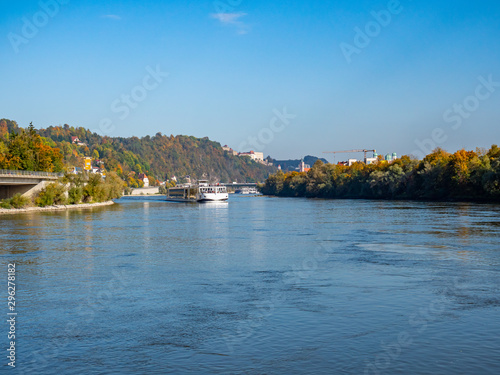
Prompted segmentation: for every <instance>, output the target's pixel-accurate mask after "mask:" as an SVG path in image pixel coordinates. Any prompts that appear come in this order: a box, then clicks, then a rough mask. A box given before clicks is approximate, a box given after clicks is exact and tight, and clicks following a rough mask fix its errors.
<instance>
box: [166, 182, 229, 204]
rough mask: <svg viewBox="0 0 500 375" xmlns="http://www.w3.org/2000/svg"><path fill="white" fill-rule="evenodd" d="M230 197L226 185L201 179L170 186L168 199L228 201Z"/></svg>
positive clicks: (178, 200)
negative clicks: (195, 181)
mask: <svg viewBox="0 0 500 375" xmlns="http://www.w3.org/2000/svg"><path fill="white" fill-rule="evenodd" d="M228 197H229V196H228V194H227V189H226V187H225V186H223V185H220V184H210V183H209V182H208V181H206V180H200V181H198V183H197V184H187V185H182V186H176V187H172V188H169V189H168V190H167V198H166V199H167V200H168V201H173V202H220V201H227V200H228Z"/></svg>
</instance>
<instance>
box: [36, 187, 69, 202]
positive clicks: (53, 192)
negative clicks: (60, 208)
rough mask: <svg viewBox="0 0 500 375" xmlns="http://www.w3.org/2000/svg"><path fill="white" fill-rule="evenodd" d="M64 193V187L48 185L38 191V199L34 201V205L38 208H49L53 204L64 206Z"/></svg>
mask: <svg viewBox="0 0 500 375" xmlns="http://www.w3.org/2000/svg"><path fill="white" fill-rule="evenodd" d="M65 192H66V188H65V187H64V185H61V184H59V183H56V182H55V183H52V184H49V185H47V186H46V187H45V188H43V189H42V191H40V193H39V194H38V197H37V198H36V199H35V203H36V205H37V206H40V207H45V206H51V205H53V204H66V202H67V199H66V196H65Z"/></svg>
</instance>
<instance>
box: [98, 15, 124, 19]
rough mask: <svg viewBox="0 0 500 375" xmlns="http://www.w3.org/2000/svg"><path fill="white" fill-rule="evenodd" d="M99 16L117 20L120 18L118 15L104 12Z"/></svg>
mask: <svg viewBox="0 0 500 375" xmlns="http://www.w3.org/2000/svg"><path fill="white" fill-rule="evenodd" d="M101 18H109V19H111V20H117V21H119V20H121V19H122V18H121V17H120V16H118V15H116V14H106V15H104V16H101Z"/></svg>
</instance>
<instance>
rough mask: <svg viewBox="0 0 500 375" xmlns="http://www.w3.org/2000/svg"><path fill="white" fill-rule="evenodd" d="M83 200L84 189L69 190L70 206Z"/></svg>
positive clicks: (72, 188)
mask: <svg viewBox="0 0 500 375" xmlns="http://www.w3.org/2000/svg"><path fill="white" fill-rule="evenodd" d="M82 199H83V189H82V188H81V187H79V186H78V187H77V186H73V187H71V188H70V189H69V190H68V200H69V203H70V204H78V203H80V202H81V201H82Z"/></svg>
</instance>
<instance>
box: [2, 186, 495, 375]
mask: <svg viewBox="0 0 500 375" xmlns="http://www.w3.org/2000/svg"><path fill="white" fill-rule="evenodd" d="M499 214H500V207H498V206H495V205H476V204H458V203H450V204H448V203H419V202H402V201H398V202H382V201H362V200H357V201H348V200H345V201H344V200H343V201H325V200H303V199H283V198H282V199H280V198H267V197H244V196H243V197H242V196H238V197H237V196H231V197H230V201H229V203H227V202H215V203H206V204H185V203H172V202H166V201H164V200H163V199H162V198H161V197H127V198H124V199H121V200H119V203H118V204H116V205H114V206H110V207H102V208H97V209H95V210H92V211H89V210H76V211H67V212H52V213H30V214H26V215H13V216H7V217H5V216H0V244H1V247H0V257H1V258H2V263H3V264H6V263H7V262H9V261H10V262H12V261H15V262H16V263H17V264H18V287H19V292H18V301H19V309H18V311H19V319H20V322H22V324H20V325H19V333H20V338H19V343H20V344H21V342H22V345H19V347H18V358H19V361H20V363H23V364H25V366H26V367H25V370H26V373H36V374H56V373H57V374H83V373H84V374H116V373H125V374H128V373H147V374H166V373H172V374H179V373H191V374H220V373H225V374H236V373H238V374H239V373H245V374H264V373H273V374H275V373H276V374H291V373H294V374H301V373H303V374H311V373H314V374H335V373H346V374H359V373H380V374H383V373H387V374H407V373H411V374H431V373H439V374H457V373H474V374H487V373H497V372H498V371H499V370H500V363H499V361H500V345H499V344H500V342H499V339H498V337H499V336H500V314H499V312H500V311H499V309H500V298H499V297H498V290H499V285H500V283H499V282H500V249H499V245H498V239H499V234H500V225H499V224H500V219H499V217H500V216H499ZM49 323H50V324H49ZM55 327H57V329H54V328H55ZM402 334H404V335H406V336H404V335H403V337H407V338H408V342H410V341H411V343H408V342H405V343H404V345H401V344H400V343H398V337H399V338H401V337H402V336H401V335H402ZM395 344H398V345H399V347H397V348H396V349H394V348H395V347H394V345H395ZM391 345H393V346H392V348H393V351H392V352H390V351H388V350H389V349H387V348H388V347H389V348H391ZM387 353H392V354H391V355H389V354H387ZM32 362H33V363H32ZM20 368H21V367H20ZM20 368H18V369H15V370H13V371H12V373H13V374H15V373H16V371H17V372H19V369H20ZM19 373H21V372H19Z"/></svg>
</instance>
